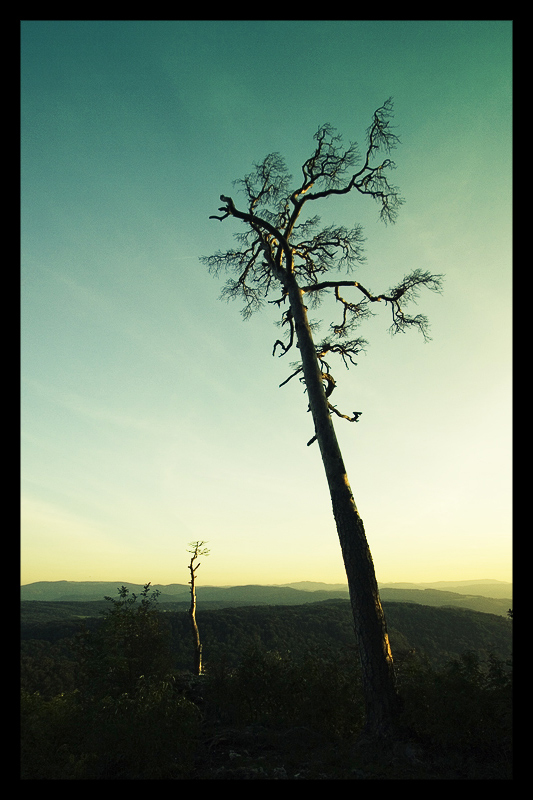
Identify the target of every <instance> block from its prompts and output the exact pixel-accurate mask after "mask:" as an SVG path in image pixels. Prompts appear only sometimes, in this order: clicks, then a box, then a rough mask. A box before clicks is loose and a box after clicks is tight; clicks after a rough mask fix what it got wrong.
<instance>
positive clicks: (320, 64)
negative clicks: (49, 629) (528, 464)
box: [20, 20, 512, 585]
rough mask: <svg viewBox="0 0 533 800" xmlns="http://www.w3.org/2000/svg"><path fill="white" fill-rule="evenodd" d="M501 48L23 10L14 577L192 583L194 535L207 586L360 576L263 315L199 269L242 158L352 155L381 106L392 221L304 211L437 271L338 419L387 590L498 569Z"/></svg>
mask: <svg viewBox="0 0 533 800" xmlns="http://www.w3.org/2000/svg"><path fill="white" fill-rule="evenodd" d="M511 61H512V24H511V22H509V21H479V20H473V21H463V20H461V21H453V20H450V21H448V20H444V21H424V20H421V21H409V20H406V21H388V20H383V21H381V20H380V21H372V20H369V21H367V20H365V21H306V20H294V21H284V20H281V21H276V20H272V21H270V20H267V21H261V20H258V21H246V20H243V21H217V20H213V21H209V20H208V21H180V20H175V21H173V20H170V21H159V20H156V21H150V20H148V21H143V20H140V21H136V20H133V21H129V20H116V21H114V20H113V21H109V20H104V21H98V20H95V21H77V20H76V21H69V20H65V21H54V20H50V21H48V20H44V21H41V20H37V21H32V20H28V21H23V22H22V23H21V502H22V506H21V556H20V559H21V583H22V584H27V583H32V582H34V581H55V580H69V581H98V580H100V581H108V580H109V581H114V580H116V581H117V582H125V581H131V582H134V583H139V584H145V583H148V582H151V583H153V584H169V583H184V584H185V583H187V580H188V571H187V564H188V560H189V557H190V556H189V555H188V552H187V550H188V546H189V543H190V542H193V541H197V540H201V541H205V542H207V543H208V545H207V546H208V547H209V549H210V554H209V556H208V557H206V558H204V559H202V562H201V568H200V570H199V572H198V582H199V583H200V582H202V583H204V584H211V585H242V584H252V583H262V584H280V583H289V582H294V581H302V580H308V581H323V582H325V583H339V582H344V581H345V580H346V576H345V572H344V566H343V563H342V557H341V553H340V547H339V543H338V538H337V533H336V530H335V525H334V520H333V516H332V510H331V502H330V499H329V495H328V490H327V484H326V479H325V475H324V471H323V466H322V463H321V459H320V453H319V450H318V447H317V445H316V444H315V445H313V446H311V447H307V446H306V443H307V441H308V440H309V439H310V438H311V436H312V435H313V433H314V430H312V424H311V421H310V415H309V414H307V413H306V411H307V402H306V396H305V394H304V392H303V387H302V385H301V384H299V383H298V381H290V382H289V383H288V384H287V385H286V386H284V387H282V388H279V384H280V383H282V382H283V381H284V380H285V379H286V378H287V377H288V376H289V374H291V371H292V370H291V369H290V363H292V361H291V362H290V363H289V362H288V361H287V360H286V359H285V360H284V359H283V358H278V357H277V356H276V357H272V348H273V344H274V342H275V340H276V339H277V338H278V336H279V330H278V328H277V327H276V325H275V323H276V320H277V315H276V312H277V307H276V306H275V305H274V306H270V305H269V306H267V307H266V308H265V309H264V310H263V311H262V312H260V313H259V314H257V315H254V316H253V317H252V318H251V319H249V320H246V321H245V320H243V318H242V316H241V314H240V311H241V307H240V305H239V303H238V302H230V303H227V302H226V301H224V300H221V299H220V294H221V291H222V288H223V285H224V277H218V278H216V277H214V276H212V275H210V274H209V273H208V272H207V270H206V268H205V267H204V265H203V264H202V263H201V262H200V260H199V259H200V257H201V256H205V255H210V254H212V253H215V252H216V251H217V250H222V251H224V250H227V249H229V248H231V247H233V246H234V245H235V244H236V242H235V239H234V234H236V233H238V232H239V231H242V230H243V228H241V227H240V223H239V221H238V220H234V219H228V220H226V221H225V222H223V223H221V222H219V221H217V220H210V219H209V216H210V215H211V214H217V213H218V212H217V209H218V206H219V205H220V202H219V196H220V194H231V195H232V196H233V197H234V199H235V201H236V203H237V205H238V200H239V194H238V189H237V187H235V186H233V181H234V180H236V179H239V178H242V177H243V176H244V175H246V174H247V173H249V172H250V171H251V169H252V165H253V163H254V162H258V161H261V160H262V159H263V158H264V157H265V156H266V155H267V154H269V153H272V152H279V153H281V154H282V156H283V157H284V159H285V161H286V164H287V167H288V169H289V171H290V172H291V173H292V174H293V175H295V180H297V179H298V178H299V176H300V174H301V173H300V167H301V164H302V163H303V162H304V161H305V160H306V158H308V157H309V155H310V154H311V153H312V151H313V144H314V140H313V135H314V133H315V132H316V130H317V129H318V127H319V126H320V125H322V124H324V123H326V122H327V123H330V124H331V125H333V126H334V127H335V128H336V129H337V131H338V133H339V134H341V135H342V136H343V140H344V141H345V142H346V143H349V142H351V141H357V142H358V143H359V145H360V147H361V148H363V147H364V145H365V131H366V129H367V128H368V126H369V125H370V123H371V120H372V114H373V112H374V110H375V109H376V108H378V107H379V106H381V105H382V104H383V102H384V101H385V100H386V99H387V98H389V97H392V98H393V102H394V124H395V126H397V127H396V128H395V132H396V133H397V135H398V136H399V138H400V141H401V144H400V145H399V146H398V148H397V149H396V150H395V151H394V154H393V158H394V160H395V162H396V165H397V168H396V171H395V172H394V173H393V174H392V176H391V177H392V179H393V183H394V184H396V185H398V186H399V187H400V190H401V194H402V196H403V197H404V198H405V204H404V205H403V206H402V208H401V210H400V214H399V217H398V221H397V222H396V224H395V225H393V226H391V225H388V226H385V225H384V224H383V223H382V222H380V220H379V218H378V211H379V209H378V206H377V205H376V204H375V203H373V202H372V201H371V200H370V199H367V198H365V197H363V196H361V195H359V194H357V196H353V195H351V194H349V195H344V196H342V197H339V198H335V199H333V198H331V199H330V200H328V201H327V203H324V204H323V206H322V207H317V208H316V213H319V214H320V215H321V217H322V221H323V223H324V224H332V223H335V224H343V225H347V226H353V224H355V223H358V224H361V225H362V226H363V228H364V233H365V237H366V243H365V254H366V261H365V263H364V265H362V266H361V267H359V268H358V271H357V275H356V279H357V280H360V282H361V283H362V284H363V285H364V286H366V287H367V288H368V289H369V290H371V291H373V292H374V293H380V292H383V291H386V290H387V289H389V288H391V287H392V286H394V285H396V284H397V283H398V282H399V281H400V280H401V278H402V277H403V276H404V275H406V274H407V273H409V272H411V271H412V270H413V269H423V270H428V271H430V272H432V273H438V274H443V275H445V281H444V290H443V293H442V294H441V295H439V294H434V293H431V292H425V293H423V294H422V295H421V296H420V299H419V301H418V307H416V308H415V309H413V310H416V311H417V312H420V313H424V314H426V315H427V316H428V318H429V320H430V323H431V331H430V335H431V337H432V338H431V341H429V342H427V343H425V342H424V340H423V338H422V336H420V334H418V333H416V332H414V331H413V332H410V333H408V334H404V335H400V336H395V337H391V336H390V334H389V333H388V328H389V325H390V317H389V314H390V311H389V310H388V309H387V308H383V309H381V308H380V309H379V313H376V315H375V316H374V317H373V318H372V319H371V320H369V321H368V322H365V323H363V326H362V327H361V328H360V329H359V330H358V332H357V335H359V336H362V337H364V338H365V339H367V341H368V348H367V350H366V352H365V353H364V354H362V355H361V356H360V357H358V363H357V366H356V367H352V368H351V369H350V370H349V371H347V370H345V369H344V367H343V366H342V365H340V366H338V367H337V368H336V372H335V378H336V380H337V389H336V393H335V394H336V397H335V400H336V403H337V404H338V406H339V408H341V409H343V408H345V409H348V410H349V411H351V410H352V409H357V410H359V411H361V412H362V416H361V418H360V420H359V422H358V423H357V424H350V423H348V422H345V421H344V420H341V419H338V420H337V419H336V420H335V428H336V431H337V436H338V439H339V442H340V445H341V448H342V452H343V455H344V460H345V464H346V467H347V472H348V476H349V480H350V484H351V487H352V490H353V493H354V497H355V501H356V504H357V507H358V509H359V512H360V514H361V517H362V519H363V522H364V525H365V529H366V534H367V538H368V541H369V545H370V549H371V552H372V555H373V559H374V564H375V568H376V575H377V578H378V582H380V583H386V582H403V581H407V582H410V581H412V582H432V581H439V580H450V581H451V580H463V579H464V580H479V579H483V578H486V579H488V578H491V579H495V580H503V581H510V580H512V572H511V563H512V542H511V523H512V516H511V513H512V512H511V507H512V506H511V480H512V479H511V424H512V398H511V347H512V338H511V330H512V319H511V214H512V209H511V191H512V190H511V116H512V111H511V103H512V89H511V81H512V71H511ZM314 210H315V209H314ZM341 277H342V276H341ZM330 310H331V315H330V314H329V311H330ZM373 310H375V309H373ZM337 316H338V310H337V309H331V308H330V307H329V306H327V305H325V306H324V307H321V308H320V309H319V310H318V311H315V312H311V318H312V319H314V320H319V319H322V320H323V322H324V324H325V325H329V323H330V322H331V321H332V320H333V319H335V318H336V317H337ZM278 352H279V351H278ZM287 358H292V355H289V356H288V357H287Z"/></svg>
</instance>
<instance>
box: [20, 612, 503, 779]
mask: <svg viewBox="0 0 533 800" xmlns="http://www.w3.org/2000/svg"><path fill="white" fill-rule="evenodd" d="M384 606H385V612H386V615H387V619H388V624H389V631H390V637H391V645H392V650H393V654H394V658H395V666H396V669H397V674H398V680H399V687H400V691H401V695H402V697H403V699H404V703H405V710H404V712H403V714H404V718H405V725H406V731H409V733H408V742H407V744H406V743H405V742H404V743H403V744H402V746H401V747H402V748H403V749H401V752H400V751H398V752H396V751H395V753H392V754H385V753H384V752H381V751H379V752H368V751H367V750H365V749H364V748H363V750H360V749H359V744H357V742H358V738H357V737H358V733H359V732H360V728H361V725H362V720H363V718H364V713H363V699H362V695H361V688H360V679H359V664H358V656H357V648H356V644H355V641H354V633H353V623H352V615H351V610H350V605H349V601H347V600H328V601H324V602H319V603H306V604H304V605H300V606H294V605H290V606H253V607H237V608H221V609H206V608H203V609H202V608H199V609H198V613H197V621H198V626H199V629H200V634H201V638H202V643H203V662H204V665H205V673H204V674H203V675H201V676H195V675H194V674H193V670H192V667H193V663H194V652H193V643H192V638H191V630H190V620H189V618H188V615H187V613H186V611H185V610H180V611H176V610H167V611H165V610H163V609H161V608H159V606H158V605H156V602H155V601H154V602H153V603H152V605H147V611H146V613H145V612H143V614H141V616H138V617H131V613H132V609H134V607H135V603H133V605H132V606H131V608H130V609H129V610H128V609H127V608H125V607H122V606H120V604H119V602H118V601H115V608H114V610H113V613H110V609H109V602H105V601H104V602H103V603H100V602H92V603H74V602H73V603H66V602H60V603H46V602H44V601H41V602H26V603H23V604H22V622H21V635H22V661H21V680H22V690H23V704H22V741H23V745H22V750H23V778H43V777H44V778H52V779H57V778H70V779H78V778H79V779H86V778H92V779H109V778H120V777H122V778H130V779H132V778H152V779H153V778H164V777H173V778H176V777H178V778H184V777H189V778H191V777H192V778H196V779H201V778H225V779H230V778H231V779H242V778H244V779H261V778H270V779H272V778H274V779H276V778H277V779H279V778H292V779H298V778H300V779H302V778H307V779H312V778H322V779H326V778H328V779H331V778H365V779H368V778H378V779H383V778H439V777H440V778H442V777H445V778H446V777H448V778H454V779H457V778H462V777H463V778H464V777H467V778H476V777H477V778H480V777H496V778H501V777H509V770H510V747H511V745H510V735H511V734H510V714H511V710H510V709H511V697H510V691H511V688H510V687H511V683H510V681H511V677H510V675H511V673H510V669H511V667H510V658H511V628H512V621H511V619H509V618H503V617H500V616H496V615H491V614H484V613H480V612H475V611H470V610H466V609H455V608H435V607H429V606H422V605H416V604H410V603H396V602H392V603H384ZM167 608H174V609H175V605H174V606H172V605H170V606H167ZM88 610H89V611H90V612H91V614H87V613H86V612H87V611H88ZM102 612H105V613H103V614H102ZM135 619H137V622H136V623H135V625H136V626H137V627H133V628H132V627H131V624H132V621H133V620H135ZM143 620H144V621H143ZM139 626H140V627H139ZM136 630H137V633H136V632H135V631H136ZM128 642H129V644H128ZM124 648H127V649H126V650H124ZM127 653H129V655H127ZM398 746H399V745H398ZM405 748H407V749H405Z"/></svg>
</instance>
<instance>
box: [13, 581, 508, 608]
mask: <svg viewBox="0 0 533 800" xmlns="http://www.w3.org/2000/svg"><path fill="white" fill-rule="evenodd" d="M120 586H126V588H128V589H129V590H130V592H135V593H136V594H139V593H140V592H141V591H142V589H143V587H142V586H141V585H140V584H136V583H128V582H120V581H117V582H111V581H37V582H35V583H30V584H26V585H24V586H21V589H20V592H21V600H22V601H48V602H67V601H70V602H74V601H78V602H79V601H95V600H103V599H104V597H106V596H108V597H116V594H117V589H118V588H119V587H120ZM435 586H438V587H439V588H438V589H437V588H434V587H435ZM452 586H453V588H454V589H455V591H449V590H448V591H447V590H445V588H444V587H449V588H451V587H452ZM303 587H305V588H303ZM407 587H409V588H407ZM153 588H154V589H158V590H159V591H160V596H159V601H160V603H161V604H168V603H180V604H182V603H183V604H184V603H188V600H189V591H190V589H189V586H188V585H187V584H180V583H173V584H168V585H166V586H165V585H160V584H159V585H158V584H154V586H153ZM196 594H197V597H198V601H199V603H201V602H202V601H203V602H216V603H217V605H218V606H219V607H223V606H226V607H232V606H237V605H238V606H243V605H250V606H251V605H301V604H307V603H316V602H320V601H323V600H339V599H340V600H342V599H348V587H347V586H346V585H343V584H327V583H317V582H313V581H299V582H296V583H293V584H284V585H270V586H263V585H253V584H252V585H245V586H200V587H198V588H197V592H196ZM380 595H381V599H382V600H383V601H384V602H385V601H395V602H404V603H416V604H419V605H427V606H453V607H459V608H469V609H472V610H474V611H482V612H485V613H489V614H497V615H499V616H505V615H506V614H507V610H508V608H509V607H510V606H512V584H511V583H505V582H504V581H475V582H474V581H470V582H465V583H458V582H454V581H439V582H438V583H437V584H409V583H408V584H405V583H400V584H394V583H392V584H383V585H380Z"/></svg>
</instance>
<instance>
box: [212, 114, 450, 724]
mask: <svg viewBox="0 0 533 800" xmlns="http://www.w3.org/2000/svg"><path fill="white" fill-rule="evenodd" d="M391 117H392V101H391V99H389V100H387V101H386V102H385V103H384V104H383V105H382V106H381V107H380V108H378V109H377V110H376V111H375V112H374V115H373V119H372V123H371V125H370V127H369V128H368V130H367V133H366V151H365V153H364V155H362V156H361V154H360V152H359V148H358V146H357V145H356V144H355V143H351V144H350V145H349V146H348V147H346V148H345V147H344V146H343V143H342V138H341V137H340V136H339V135H338V134H337V133H336V132H335V129H334V128H332V127H331V126H330V125H327V124H326V125H322V126H321V127H320V128H319V129H318V131H317V133H316V134H315V137H314V138H315V140H316V144H315V147H314V151H313V153H312V155H311V156H310V157H309V158H308V159H307V160H306V161H305V163H304V164H303V165H302V167H301V178H300V179H299V180H296V181H293V179H292V176H290V175H289V173H288V171H287V168H286V166H285V162H284V160H283V159H282V157H281V156H280V155H279V154H278V153H273V154H271V155H268V156H266V158H265V159H263V161H261V162H260V163H258V164H255V165H254V169H253V171H252V172H251V173H250V174H249V175H246V176H245V177H244V178H243V179H242V180H238V181H235V184H236V185H237V186H238V187H239V189H240V190H242V192H243V193H244V197H245V200H244V205H243V207H242V209H241V208H237V206H236V205H235V203H234V201H233V199H232V198H231V197H228V196H225V195H221V196H220V199H221V201H222V203H223V205H222V206H221V207H220V208H219V211H220V212H222V213H221V214H220V215H212V216H211V217H210V219H217V220H220V221H224V220H226V219H228V218H229V217H233V218H235V219H237V220H239V221H241V222H242V223H244V230H243V231H239V232H238V233H236V234H235V238H236V240H237V242H238V247H237V248H235V249H231V250H228V251H226V252H220V251H219V252H217V253H215V254H214V255H211V256H205V257H203V258H202V261H203V263H204V264H206V266H207V267H208V269H209V270H210V271H211V272H212V273H214V274H218V273H219V272H221V271H222V270H224V271H226V272H228V273H230V275H232V277H230V278H229V280H228V281H227V283H226V285H225V287H224V289H223V292H222V296H223V297H225V298H227V299H240V300H243V301H244V308H243V310H242V313H243V316H244V317H245V318H248V317H249V316H250V315H251V314H252V313H254V312H255V311H258V310H259V309H261V308H262V307H263V306H264V304H265V302H270V303H275V304H277V305H278V306H279V308H280V310H281V309H283V310H282V313H281V320H280V325H281V327H282V328H284V329H285V331H286V335H285V337H284V340H281V339H278V340H277V341H276V342H275V344H274V349H273V354H275V353H276V352H278V351H279V355H280V356H285V355H286V354H287V353H289V352H290V351H292V349H293V347H295V348H297V349H298V350H299V361H298V362H297V363H296V364H294V365H292V374H291V375H289V377H288V378H287V380H286V381H284V382H283V383H282V384H281V385H282V386H283V385H284V383H287V381H289V380H291V379H292V378H293V377H295V376H299V378H300V380H301V381H302V382H303V383H304V384H305V388H306V391H307V395H308V401H309V410H310V411H311V414H312V418H313V422H314V434H313V436H312V438H311V439H310V440H309V442H308V445H311V444H312V443H313V442H314V441H317V442H318V446H319V448H320V453H321V457H322V461H323V464H324V469H325V472H326V477H327V481H328V485H329V491H330V496H331V501H332V506H333V514H334V518H335V522H336V527H337V531H338V535H339V540H340V545H341V550H342V555H343V559H344V565H345V568H346V574H347V579H348V588H349V591H350V600H351V606H352V610H353V617H354V623H355V632H356V636H357V640H358V644H359V653H360V659H361V665H362V674H363V686H364V691H365V699H366V720H367V731H368V733H370V734H372V735H377V736H386V735H389V734H390V733H391V731H392V730H393V728H394V720H395V719H396V717H397V712H398V695H397V692H396V686H395V677H394V669H393V661H392V655H391V650H390V646H389V638H388V634H387V627H386V622H385V616H384V613H383V609H382V606H381V602H380V598H379V592H378V586H377V581H376V577H375V571H374V565H373V562H372V556H371V553H370V550H369V547H368V543H367V539H366V534H365V530H364V526H363V521H362V519H361V517H360V516H359V512H358V510H357V507H356V504H355V501H354V498H353V494H352V491H351V488H350V484H349V482H348V477H347V474H346V469H345V466H344V462H343V458H342V454H341V451H340V448H339V444H338V442H337V438H336V435H335V430H334V426H333V420H332V415H333V414H335V415H336V416H338V417H342V418H344V419H346V420H348V421H350V422H357V421H358V419H359V416H360V414H361V412H358V411H352V412H351V413H343V412H342V411H340V410H339V409H338V408H337V407H336V406H335V405H333V404H332V402H331V395H332V393H333V391H334V389H335V385H336V382H335V379H334V378H333V375H332V372H331V367H330V364H329V363H328V362H329V359H330V357H340V358H341V359H342V361H343V363H344V365H345V366H346V367H349V366H350V365H351V364H355V361H354V358H355V357H356V356H357V354H358V353H360V352H361V350H362V349H363V348H364V346H365V345H366V342H365V340H364V339H362V338H358V337H355V338H354V331H355V329H356V328H357V327H358V325H359V324H360V323H361V322H362V321H363V320H365V319H367V318H368V317H369V316H370V315H371V314H372V311H371V308H372V305H373V304H375V303H382V305H385V306H388V307H389V308H390V310H391V315H392V319H391V326H390V330H391V333H393V334H396V333H400V332H405V331H406V330H408V329H410V328H415V329H417V330H419V331H420V332H421V333H422V335H423V336H424V338H425V339H428V338H429V336H428V321H427V319H426V317H425V316H423V315H420V314H416V315H414V316H411V315H409V314H408V313H407V312H406V310H405V309H406V306H407V304H408V303H409V302H410V301H413V300H416V298H417V296H418V293H419V291H420V289H422V288H424V287H425V288H428V289H430V290H433V291H437V292H439V291H440V290H441V278H442V276H440V275H431V274H430V273H428V272H425V271H423V270H420V269H415V270H414V271H413V272H411V273H410V274H409V275H407V276H405V277H404V278H403V280H401V281H400V282H399V283H398V284H397V286H395V287H394V288H392V289H389V290H388V291H386V292H384V293H381V294H375V293H373V292H371V291H370V290H368V289H367V288H366V287H365V286H363V285H362V284H361V283H360V282H359V281H357V280H352V279H350V280H348V279H344V280H336V279H331V278H330V277H329V276H328V273H330V272H331V271H332V270H333V269H336V270H340V269H344V270H345V272H346V273H347V274H349V273H350V272H351V270H352V269H353V268H354V267H355V266H357V265H358V264H361V263H362V262H363V261H364V260H365V258H364V254H363V241H364V240H363V232H362V228H361V226H360V225H355V226H354V227H353V228H352V229H347V228H345V227H343V226H337V225H328V226H326V227H321V225H320V218H319V217H318V216H311V215H309V214H308V215H306V216H305V217H304V215H303V213H302V212H303V211H304V208H305V209H306V211H308V210H309V209H310V208H311V207H312V206H313V205H314V204H315V203H317V202H318V201H321V200H322V201H325V200H327V199H328V198H332V197H336V196H339V195H346V194H349V193H350V192H355V193H359V194H360V195H363V196H368V197H370V198H371V199H372V200H374V201H375V202H377V203H378V205H379V214H380V217H381V219H382V220H383V221H384V222H385V223H388V222H391V223H392V222H394V221H395V220H396V216H397V213H398V209H399V207H400V206H401V204H402V202H403V200H402V198H401V197H400V194H399V191H398V189H397V188H396V187H395V186H393V185H391V183H390V182H389V177H388V175H389V173H390V171H391V170H392V169H393V168H394V166H395V165H394V162H393V161H391V160H390V158H388V157H385V158H383V159H378V158H377V156H378V154H380V153H382V152H385V153H386V154H387V156H388V155H389V154H390V151H391V150H392V149H393V148H394V147H395V146H396V144H397V143H398V141H399V140H398V137H397V136H396V135H395V133H394V132H393V130H392V127H391ZM341 291H342V294H341ZM348 291H349V292H350V294H348ZM274 292H275V293H277V297H275V299H269V297H272V294H273V293H274ZM332 294H333V296H334V298H335V301H336V303H338V305H339V311H340V314H339V317H338V319H336V320H335V321H334V322H332V323H331V324H330V326H329V330H328V332H327V335H326V336H325V338H323V339H322V340H321V341H320V342H319V343H318V344H316V343H315V341H314V338H313V333H312V330H311V326H310V324H309V320H308V314H307V311H308V308H307V305H311V304H312V305H313V306H317V305H318V304H319V303H320V302H321V301H322V300H323V299H324V298H325V297H326V296H328V295H330V296H331V295H332ZM354 294H355V296H353V295H354ZM345 295H347V296H346V297H345ZM326 358H327V359H328V361H326Z"/></svg>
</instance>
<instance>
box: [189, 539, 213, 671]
mask: <svg viewBox="0 0 533 800" xmlns="http://www.w3.org/2000/svg"><path fill="white" fill-rule="evenodd" d="M205 544H206V542H190V544H189V547H190V548H191V549H190V550H187V552H188V553H190V554H191V560H190V561H189V572H190V574H191V579H190V581H189V584H190V587H191V605H190V607H189V616H190V618H191V627H192V635H193V641H194V674H195V675H201V674H202V643H201V641H200V631H199V630H198V624H197V622H196V570H197V569H198V567H199V566H200V563H198V564H197V565H196V566H194V562H195V561H197V560H198V558H199V557H200V556H208V555H209V550H208V549H207V547H204V545H205Z"/></svg>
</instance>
